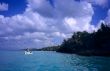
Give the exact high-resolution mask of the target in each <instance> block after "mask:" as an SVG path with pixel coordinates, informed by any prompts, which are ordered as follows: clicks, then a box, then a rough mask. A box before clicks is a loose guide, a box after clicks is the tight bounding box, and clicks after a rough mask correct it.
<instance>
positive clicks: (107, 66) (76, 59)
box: [0, 51, 110, 71]
mask: <svg viewBox="0 0 110 71" xmlns="http://www.w3.org/2000/svg"><path fill="white" fill-rule="evenodd" d="M0 71H110V58H109V57H95V56H94V57H85V56H78V55H74V54H63V53H57V52H43V51H36V52H33V55H24V52H23V51H0Z"/></svg>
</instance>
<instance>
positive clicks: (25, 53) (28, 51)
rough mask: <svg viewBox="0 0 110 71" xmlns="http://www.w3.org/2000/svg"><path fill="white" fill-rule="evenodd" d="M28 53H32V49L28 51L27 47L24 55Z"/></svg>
mask: <svg viewBox="0 0 110 71" xmlns="http://www.w3.org/2000/svg"><path fill="white" fill-rule="evenodd" d="M29 54H33V53H32V51H30V50H29V49H27V50H26V51H25V55H29Z"/></svg>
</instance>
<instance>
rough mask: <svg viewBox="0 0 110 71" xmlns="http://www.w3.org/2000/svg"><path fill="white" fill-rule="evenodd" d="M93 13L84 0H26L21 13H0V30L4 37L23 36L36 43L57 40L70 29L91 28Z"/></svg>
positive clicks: (66, 36) (16, 38) (57, 41)
mask: <svg viewBox="0 0 110 71" xmlns="http://www.w3.org/2000/svg"><path fill="white" fill-rule="evenodd" d="M93 14H94V11H93V8H92V6H91V4H90V3H87V2H84V1H82V2H77V1H74V0H70V1H68V0H63V2H62V0H61V1H60V0H55V1H54V7H53V6H52V5H51V4H50V3H49V2H48V1H47V0H28V7H27V8H26V10H25V11H24V13H23V14H17V15H14V16H12V17H4V16H2V15H0V32H4V33H0V34H1V35H4V37H5V38H6V39H7V40H8V39H9V40H10V39H11V40H12V39H14V40H21V42H22V40H27V41H31V42H32V44H33V43H34V44H37V45H39V46H41V44H42V46H43V45H44V46H48V45H50V44H52V45H55V44H56V43H57V44H60V43H61V42H62V40H63V39H64V38H68V37H70V36H71V34H72V33H73V32H76V31H84V30H86V31H88V32H92V31H93V30H95V27H94V26H93V25H91V24H90V22H91V20H92V16H93ZM4 28H5V29H4ZM34 44H33V45H34ZM39 46H38V47H39Z"/></svg>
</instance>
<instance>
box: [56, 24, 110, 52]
mask: <svg viewBox="0 0 110 71" xmlns="http://www.w3.org/2000/svg"><path fill="white" fill-rule="evenodd" d="M109 51H110V27H109V26H108V25H105V24H103V23H102V24H101V27H100V29H99V30H98V31H97V32H93V33H88V32H86V31H83V32H76V33H74V34H73V36H72V37H71V38H69V39H67V40H64V41H63V43H62V44H61V46H60V48H59V50H58V52H64V53H90V54H98V53H101V52H102V53H108V52H109Z"/></svg>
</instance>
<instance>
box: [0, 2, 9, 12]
mask: <svg viewBox="0 0 110 71" xmlns="http://www.w3.org/2000/svg"><path fill="white" fill-rule="evenodd" d="M7 10H8V4H6V3H0V11H7Z"/></svg>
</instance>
